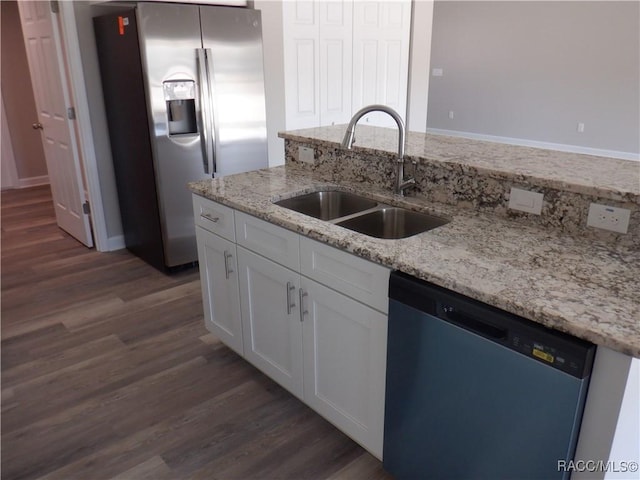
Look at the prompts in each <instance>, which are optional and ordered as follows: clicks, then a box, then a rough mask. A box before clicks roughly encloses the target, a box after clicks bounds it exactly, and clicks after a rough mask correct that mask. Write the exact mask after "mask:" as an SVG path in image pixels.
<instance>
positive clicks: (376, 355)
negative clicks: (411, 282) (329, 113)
mask: <svg viewBox="0 0 640 480" xmlns="http://www.w3.org/2000/svg"><path fill="white" fill-rule="evenodd" d="M301 288H302V291H303V292H304V293H306V295H305V296H304V301H303V310H305V311H306V313H305V314H304V318H303V319H304V321H303V328H304V332H303V338H304V348H303V350H304V401H305V402H306V403H307V404H308V405H309V406H311V407H312V408H313V409H315V410H316V411H317V412H318V413H320V414H321V415H323V416H324V417H326V418H327V419H328V420H330V421H331V422H332V423H334V424H335V425H336V426H337V427H338V428H340V429H341V430H342V431H343V432H345V433H347V434H348V435H349V436H350V437H352V438H353V439H354V440H356V441H357V442H358V443H360V444H361V445H363V446H364V447H365V448H367V450H369V451H370V452H371V453H373V454H374V455H375V456H377V457H378V458H382V443H383V430H384V395H385V380H386V378H385V375H386V364H387V358H386V351H387V317H386V315H384V314H382V313H380V312H378V311H376V310H374V309H372V308H369V307H367V306H365V305H363V304H361V303H359V302H356V301H355V300H352V299H350V298H348V297H345V296H344V295H341V294H339V293H337V292H335V291H333V290H331V289H329V288H327V287H324V286H322V285H320V284H319V283H316V282H314V281H313V280H309V279H306V278H305V277H302V281H301Z"/></svg>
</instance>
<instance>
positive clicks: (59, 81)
mask: <svg viewBox="0 0 640 480" xmlns="http://www.w3.org/2000/svg"><path fill="white" fill-rule="evenodd" d="M50 4H51V2H39V1H20V2H18V8H19V10H20V21H21V23H22V31H23V35H24V41H25V47H26V50H27V60H28V63H29V71H30V73H31V81H32V83H33V90H34V92H33V93H34V97H35V102H36V108H37V110H38V118H37V119H34V120H36V121H35V122H34V125H36V126H38V127H39V128H40V129H41V131H42V143H43V146H44V153H45V159H46V162H47V170H48V172H49V181H50V182H51V192H52V194H53V202H54V207H55V212H56V220H57V222H58V226H59V227H60V228H62V229H63V230H65V231H66V232H68V233H69V234H70V235H72V236H73V237H75V238H76V239H77V240H79V241H80V242H82V243H83V244H85V245H86V246H88V247H91V246H93V238H92V235H91V226H90V222H89V215H88V214H85V213H84V212H83V209H82V203H83V199H84V193H83V191H84V187H83V181H82V170H81V167H80V159H79V156H78V149H77V145H76V143H75V132H74V131H73V126H72V125H71V123H70V122H71V121H70V120H69V119H68V116H67V108H68V107H69V106H70V105H71V102H70V100H69V99H70V95H69V91H68V83H67V80H66V72H65V69H64V67H63V66H64V62H63V56H62V50H61V42H60V41H59V34H58V25H57V20H56V19H54V18H53V16H52V12H51V10H50Z"/></svg>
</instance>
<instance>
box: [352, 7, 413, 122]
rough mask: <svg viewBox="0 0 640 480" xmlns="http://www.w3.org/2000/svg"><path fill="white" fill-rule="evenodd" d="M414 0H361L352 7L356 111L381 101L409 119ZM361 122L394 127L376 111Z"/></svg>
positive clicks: (388, 118) (385, 117)
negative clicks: (410, 48)
mask: <svg viewBox="0 0 640 480" xmlns="http://www.w3.org/2000/svg"><path fill="white" fill-rule="evenodd" d="M410 33H411V0H395V1H381V2H376V1H358V2H355V3H354V7H353V97H352V98H353V111H354V112H357V111H358V110H359V109H361V108H362V107H364V106H366V105H371V104H374V103H381V104H383V105H387V106H389V107H391V108H393V109H394V110H396V111H397V112H398V113H399V114H400V116H401V117H402V118H403V119H405V120H406V110H407V88H408V87H407V86H408V79H409V42H410ZM361 122H368V123H369V125H377V126H381V127H395V122H394V121H393V119H392V118H391V117H389V116H388V115H386V114H383V113H379V112H375V113H371V114H368V115H366V116H365V117H364V118H363V119H362V120H361Z"/></svg>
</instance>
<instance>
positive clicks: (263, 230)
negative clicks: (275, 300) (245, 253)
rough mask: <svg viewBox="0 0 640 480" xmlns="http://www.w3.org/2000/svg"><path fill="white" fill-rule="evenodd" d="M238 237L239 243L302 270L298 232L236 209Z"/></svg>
mask: <svg viewBox="0 0 640 480" xmlns="http://www.w3.org/2000/svg"><path fill="white" fill-rule="evenodd" d="M236 237H237V239H238V245H242V246H243V247H245V248H248V249H249V250H252V251H254V252H256V253H259V254H260V255H262V256H264V257H267V258H269V259H271V260H273V261H274V262H276V263H279V264H280V265H284V266H285V267H288V268H290V269H292V270H297V271H299V270H300V241H299V235H298V234H297V233H295V232H292V231H290V230H287V229H285V228H282V227H278V226H277V225H274V224H272V223H269V222H265V221H264V220H260V219H258V218H256V217H252V216H251V215H247V214H246V213H242V212H237V211H236Z"/></svg>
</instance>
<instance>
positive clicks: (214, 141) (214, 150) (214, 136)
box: [204, 48, 218, 173]
mask: <svg viewBox="0 0 640 480" xmlns="http://www.w3.org/2000/svg"><path fill="white" fill-rule="evenodd" d="M204 51H205V59H206V61H207V80H208V81H209V84H208V89H207V90H208V92H209V103H208V104H207V108H208V112H209V120H210V122H211V159H212V160H211V163H210V164H209V166H210V169H211V171H212V173H215V172H216V171H217V168H216V159H217V157H218V126H217V125H218V124H217V123H216V110H215V108H214V105H215V102H214V98H215V91H214V85H215V83H214V81H213V53H212V52H211V49H210V48H205V49H204Z"/></svg>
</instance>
